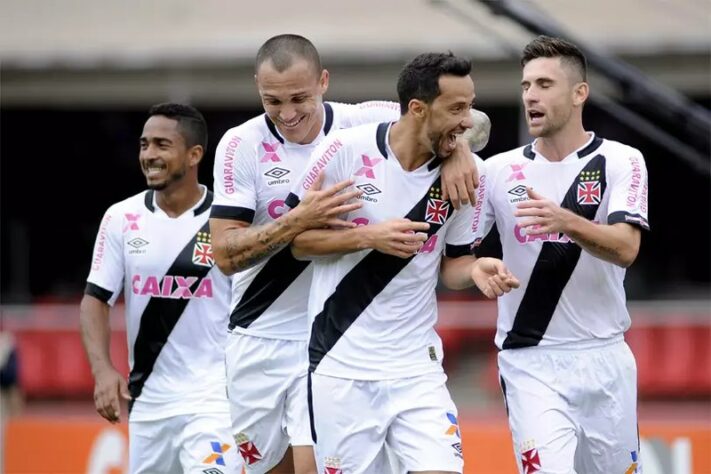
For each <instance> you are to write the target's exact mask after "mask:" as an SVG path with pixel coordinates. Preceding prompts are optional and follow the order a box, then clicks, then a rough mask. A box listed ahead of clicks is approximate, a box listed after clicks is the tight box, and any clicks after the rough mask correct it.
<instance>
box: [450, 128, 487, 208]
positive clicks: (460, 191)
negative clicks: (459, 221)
mask: <svg viewBox="0 0 711 474" xmlns="http://www.w3.org/2000/svg"><path fill="white" fill-rule="evenodd" d="M478 187H479V170H478V169H477V167H476V163H475V162H474V159H473V158H472V154H471V151H470V150H469V145H468V144H467V142H466V141H465V140H463V139H460V140H457V148H456V149H455V150H454V153H452V156H450V157H449V158H447V159H446V160H444V162H443V163H442V199H444V200H445V201H446V200H448V199H449V200H450V201H451V202H452V205H453V206H454V208H455V209H459V208H460V207H461V206H463V205H464V206H466V205H467V204H469V203H471V204H472V206H473V205H474V203H476V188H478Z"/></svg>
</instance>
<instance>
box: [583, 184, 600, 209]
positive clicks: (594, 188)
mask: <svg viewBox="0 0 711 474" xmlns="http://www.w3.org/2000/svg"><path fill="white" fill-rule="evenodd" d="M599 203H600V181H582V182H580V183H578V204H585V205H590V204H599Z"/></svg>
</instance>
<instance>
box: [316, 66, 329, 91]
mask: <svg viewBox="0 0 711 474" xmlns="http://www.w3.org/2000/svg"><path fill="white" fill-rule="evenodd" d="M328 80H329V74H328V69H324V70H323V71H321V77H320V78H319V80H318V85H319V88H320V89H321V95H324V94H325V93H326V91H327V90H328Z"/></svg>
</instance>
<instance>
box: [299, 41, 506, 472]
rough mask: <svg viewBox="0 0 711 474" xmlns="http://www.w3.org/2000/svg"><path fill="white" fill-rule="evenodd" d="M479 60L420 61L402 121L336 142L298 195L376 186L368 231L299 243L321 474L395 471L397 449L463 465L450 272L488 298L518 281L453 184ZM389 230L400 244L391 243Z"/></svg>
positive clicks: (439, 57)
mask: <svg viewBox="0 0 711 474" xmlns="http://www.w3.org/2000/svg"><path fill="white" fill-rule="evenodd" d="M470 69H471V66H470V64H469V62H468V61H467V60H464V59H461V58H457V57H455V56H453V55H452V54H436V53H435V54H424V55H420V56H418V57H416V58H415V59H413V60H412V61H411V62H409V63H408V64H407V65H406V66H405V67H404V68H403V70H402V72H401V74H400V78H399V80H398V92H399V99H400V103H401V104H404V105H405V106H406V110H405V112H404V113H402V115H401V116H400V118H399V119H398V121H396V122H394V123H390V122H384V123H380V124H369V125H363V126H360V127H354V128H351V129H348V130H341V131H339V132H337V133H334V134H333V135H332V136H329V137H328V138H326V139H325V140H324V141H323V142H322V143H321V144H320V145H319V147H318V148H317V149H316V150H315V151H314V153H313V155H312V157H311V162H310V164H309V165H308V166H307V167H306V172H305V173H304V175H303V176H302V178H301V179H300V180H299V181H297V183H296V185H295V186H294V187H293V188H292V194H291V195H290V196H289V199H288V201H287V203H288V204H289V205H292V206H294V205H296V204H298V203H299V202H300V199H303V198H304V196H306V195H307V194H308V192H309V189H311V187H312V186H313V183H314V182H316V180H317V178H318V176H319V173H320V172H321V173H323V174H324V175H325V178H324V179H325V181H324V182H325V185H331V184H332V183H336V182H339V181H341V180H343V179H346V178H348V177H352V178H353V179H354V181H355V186H356V187H357V188H359V189H361V190H362V191H363V194H362V195H361V196H359V197H358V199H359V200H360V201H361V202H362V207H360V208H357V209H354V210H351V211H350V212H348V214H347V215H344V218H345V219H347V220H349V221H353V222H357V223H358V224H359V227H357V228H354V229H313V230H309V231H306V232H303V233H301V234H299V235H298V236H297V237H296V238H295V239H294V241H293V242H292V250H293V252H294V254H295V255H296V256H298V257H300V258H314V260H313V266H314V277H313V281H312V283H311V291H310V295H309V319H310V322H311V323H312V324H310V326H311V338H310V342H309V367H310V369H309V370H310V374H309V377H310V378H309V382H310V390H309V408H310V414H311V418H312V423H313V429H314V432H313V433H312V436H313V437H314V440H315V442H316V445H315V449H316V455H317V463H318V466H319V472H341V471H342V472H354V473H355V472H358V473H363V472H367V473H385V472H389V467H388V464H389V459H388V458H389V456H388V454H387V453H388V450H387V449H386V446H387V447H388V448H389V450H390V454H391V455H392V456H394V457H395V458H396V459H397V461H398V463H397V464H399V465H400V466H401V467H402V468H403V469H404V471H406V472H423V473H424V472H427V473H444V472H455V473H461V472H462V469H463V459H462V450H461V439H460V437H459V428H458V424H457V409H456V407H455V406H454V403H453V402H452V399H451V397H450V395H449V392H448V390H447V388H446V385H445V382H446V379H447V377H446V375H445V374H444V371H443V369H442V358H443V354H442V342H441V340H440V339H439V337H438V335H437V333H436V332H435V330H434V325H435V323H436V321H437V302H436V295H435V287H436V285H437V281H438V276H441V278H442V281H443V283H444V284H445V285H446V286H448V287H450V288H454V289H462V288H466V287H469V286H472V285H473V284H477V285H478V286H479V288H480V289H481V290H482V291H483V292H484V293H485V294H486V295H487V296H489V297H495V296H497V295H501V294H503V293H504V292H507V291H510V290H511V289H512V288H515V287H516V286H517V283H516V279H515V278H514V277H513V276H512V275H511V274H510V273H509V272H508V271H507V270H506V268H505V267H504V266H503V264H502V262H501V261H500V260H496V259H492V258H482V259H476V258H475V257H473V256H472V255H470V251H471V245H472V244H473V242H474V234H473V232H472V219H473V209H472V207H471V206H462V207H461V208H460V209H459V210H455V209H454V207H453V206H452V205H451V203H450V202H449V201H448V200H445V199H443V197H442V193H441V181H442V178H441V175H440V171H441V168H442V165H443V163H446V162H447V160H450V159H452V158H451V157H452V156H453V154H454V150H455V148H456V141H457V139H458V137H459V136H460V135H462V134H463V133H464V132H465V131H466V130H468V129H470V128H471V127H472V126H473V122H472V117H471V114H470V108H471V107H472V103H473V101H474V83H473V81H472V79H471V77H470V76H469V72H470ZM469 159H470V160H472V161H473V162H474V157H473V156H472V155H471V154H470V156H469ZM479 161H480V160H479ZM366 162H367V163H368V168H367V172H362V170H363V167H364V163H366ZM398 225H399V226H401V227H398ZM377 232H385V233H387V234H388V235H391V238H392V240H393V241H399V242H398V243H390V244H389V245H384V244H383V242H379V241H378V240H377V239H374V238H373V235H375V234H376V233H377Z"/></svg>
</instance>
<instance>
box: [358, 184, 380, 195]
mask: <svg viewBox="0 0 711 474" xmlns="http://www.w3.org/2000/svg"><path fill="white" fill-rule="evenodd" d="M356 188H358V189H360V190H361V191H363V194H367V195H368V196H372V195H373V194H380V193H381V192H382V191H380V190H379V189H378V188H377V187H375V185H373V184H370V183H365V184H359V185H358V186H356Z"/></svg>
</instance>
